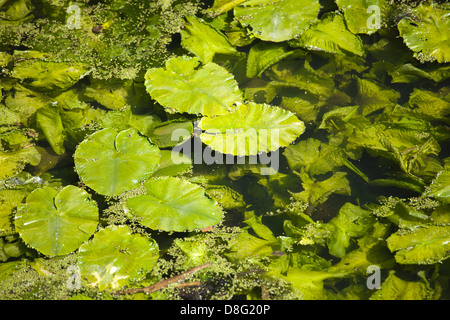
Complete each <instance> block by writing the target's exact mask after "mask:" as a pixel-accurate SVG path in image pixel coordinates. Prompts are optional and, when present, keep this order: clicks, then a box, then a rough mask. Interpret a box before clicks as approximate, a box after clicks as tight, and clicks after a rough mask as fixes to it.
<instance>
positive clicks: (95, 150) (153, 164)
mask: <svg viewBox="0 0 450 320" xmlns="http://www.w3.org/2000/svg"><path fill="white" fill-rule="evenodd" d="M74 160H75V170H76V171H77V173H78V175H79V176H80V178H81V180H82V181H83V183H85V184H86V185H87V186H88V187H90V188H92V189H93V190H95V191H96V192H98V193H100V194H103V195H108V196H117V195H119V194H121V193H123V192H125V191H128V190H131V189H135V188H137V187H138V186H139V185H140V184H141V182H142V181H143V180H145V179H147V178H148V177H150V176H151V174H152V173H153V172H155V171H156V169H157V168H158V164H159V160H160V151H159V148H158V147H157V146H155V145H153V144H151V143H150V142H149V141H148V139H147V138H145V137H143V136H141V135H139V134H138V132H137V131H136V130H135V129H127V130H123V131H120V132H117V131H115V130H114V129H110V128H106V129H103V130H100V131H97V132H96V133H94V134H92V135H91V136H89V137H88V138H86V139H85V140H84V141H83V142H81V143H80V144H79V145H78V147H77V149H76V150H75V153H74Z"/></svg>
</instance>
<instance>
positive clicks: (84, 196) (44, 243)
mask: <svg viewBox="0 0 450 320" xmlns="http://www.w3.org/2000/svg"><path fill="white" fill-rule="evenodd" d="M97 224H98V208H97V205H96V204H95V203H94V202H93V201H92V199H91V197H90V195H89V194H88V193H87V192H86V191H84V190H83V189H80V188H77V187H75V186H72V185H69V186H67V187H65V188H63V189H62V190H61V191H59V192H58V190H56V189H54V188H52V187H44V188H40V189H36V190H34V191H32V192H31V193H30V194H29V195H28V196H27V198H26V202H25V204H23V205H21V206H19V207H18V208H17V214H16V216H15V226H16V231H17V232H18V233H19V234H20V237H21V238H22V239H23V240H24V241H25V243H27V244H28V245H29V246H31V247H33V248H35V249H36V250H38V251H40V252H42V253H43V254H45V255H49V256H57V255H64V254H67V253H69V252H72V251H74V250H76V249H78V247H79V246H80V245H81V244H82V243H83V242H85V241H87V240H88V239H89V237H90V236H91V235H92V234H93V233H94V231H95V229H96V228H97Z"/></svg>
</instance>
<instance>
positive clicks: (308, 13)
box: [234, 0, 320, 42]
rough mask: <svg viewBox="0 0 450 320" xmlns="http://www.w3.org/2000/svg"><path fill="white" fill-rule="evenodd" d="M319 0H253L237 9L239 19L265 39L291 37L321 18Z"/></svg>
mask: <svg viewBox="0 0 450 320" xmlns="http://www.w3.org/2000/svg"><path fill="white" fill-rule="evenodd" d="M319 10H320V4H319V1H317V0H313V1H310V0H249V1H245V2H244V3H243V4H241V5H239V6H237V7H235V8H234V15H235V17H236V19H237V20H238V21H239V22H240V23H241V24H242V25H243V26H246V27H251V28H252V34H253V35H254V36H255V37H256V38H259V39H261V40H265V41H272V42H282V41H286V40H291V39H293V38H295V37H296V36H298V35H299V34H300V33H302V31H304V30H305V29H307V28H308V27H309V25H310V24H311V22H313V21H314V20H315V19H317V16H318V14H319Z"/></svg>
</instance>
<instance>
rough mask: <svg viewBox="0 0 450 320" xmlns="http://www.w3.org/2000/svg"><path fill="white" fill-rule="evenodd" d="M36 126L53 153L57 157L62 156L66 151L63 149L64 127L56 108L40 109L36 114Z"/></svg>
mask: <svg viewBox="0 0 450 320" xmlns="http://www.w3.org/2000/svg"><path fill="white" fill-rule="evenodd" d="M36 124H37V127H38V128H39V129H40V130H42V132H43V133H44V136H45V138H46V139H47V141H48V142H49V144H50V146H51V147H52V149H53V151H55V153H56V154H58V155H61V154H63V153H64V151H65V150H66V149H65V148H64V140H65V137H64V127H63V124H62V119H61V115H60V113H59V110H58V108H57V107H55V106H48V107H44V108H40V109H39V110H38V111H37V112H36Z"/></svg>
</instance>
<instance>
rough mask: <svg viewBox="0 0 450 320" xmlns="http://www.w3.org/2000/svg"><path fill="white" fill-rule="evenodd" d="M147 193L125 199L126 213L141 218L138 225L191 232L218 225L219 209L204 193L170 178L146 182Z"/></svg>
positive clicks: (189, 184)
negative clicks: (127, 208) (129, 212)
mask: <svg viewBox="0 0 450 320" xmlns="http://www.w3.org/2000/svg"><path fill="white" fill-rule="evenodd" d="M144 187H145V189H146V190H147V193H146V194H144V195H140V196H137V197H133V198H130V199H128V200H127V206H128V207H129V208H130V211H131V212H132V213H133V214H134V215H136V216H139V217H141V218H142V220H140V223H141V224H142V225H144V226H146V227H149V228H151V229H154V230H164V231H193V230H195V229H203V228H207V227H210V226H213V225H215V224H217V223H219V222H220V221H221V219H222V209H221V208H220V206H219V205H218V203H217V202H216V201H215V200H212V199H210V198H208V197H206V195H205V190H204V189H203V188H202V187H200V186H198V185H196V184H194V183H191V182H188V181H186V180H183V179H179V178H174V177H164V178H155V179H149V180H147V181H146V182H145V183H144Z"/></svg>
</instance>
